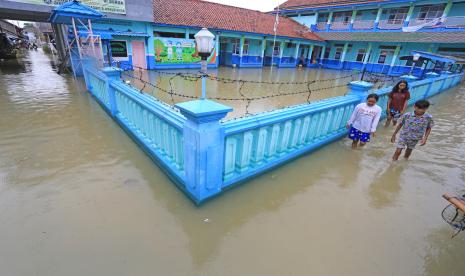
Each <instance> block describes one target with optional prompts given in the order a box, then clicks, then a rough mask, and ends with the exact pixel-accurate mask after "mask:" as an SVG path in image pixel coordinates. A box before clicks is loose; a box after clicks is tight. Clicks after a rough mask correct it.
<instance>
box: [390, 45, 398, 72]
mask: <svg viewBox="0 0 465 276" xmlns="http://www.w3.org/2000/svg"><path fill="white" fill-rule="evenodd" d="M399 52H400V45H397V47H396V50H395V51H394V55H393V56H392V60H391V64H390V65H389V71H388V75H390V74H391V73H392V69H393V68H394V65H395V64H396V60H397V57H398V56H399Z"/></svg>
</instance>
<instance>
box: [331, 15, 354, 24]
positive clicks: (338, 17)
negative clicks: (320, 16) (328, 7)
mask: <svg viewBox="0 0 465 276" xmlns="http://www.w3.org/2000/svg"><path fill="white" fill-rule="evenodd" d="M351 17H352V12H336V13H334V15H333V22H340V23H343V24H349V22H350V18H351Z"/></svg>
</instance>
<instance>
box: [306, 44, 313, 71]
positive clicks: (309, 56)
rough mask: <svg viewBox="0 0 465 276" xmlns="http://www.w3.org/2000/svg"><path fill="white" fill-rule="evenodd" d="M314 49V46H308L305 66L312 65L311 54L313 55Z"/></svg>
mask: <svg viewBox="0 0 465 276" xmlns="http://www.w3.org/2000/svg"><path fill="white" fill-rule="evenodd" d="M314 48H315V45H313V44H312V45H310V49H308V53H307V60H308V61H307V66H308V65H309V64H312V54H313V50H314Z"/></svg>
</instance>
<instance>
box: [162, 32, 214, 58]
mask: <svg viewBox="0 0 465 276" xmlns="http://www.w3.org/2000/svg"><path fill="white" fill-rule="evenodd" d="M154 44H155V45H154V46H155V62H157V63H163V64H185V63H198V62H200V56H199V55H198V53H197V50H196V47H195V40H194V39H182V38H169V37H155V42H154ZM207 61H208V63H211V64H215V63H216V50H215V49H213V51H212V54H211V55H210V57H209V58H208V60H207Z"/></svg>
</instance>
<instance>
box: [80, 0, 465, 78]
mask: <svg viewBox="0 0 465 276" xmlns="http://www.w3.org/2000/svg"><path fill="white" fill-rule="evenodd" d="M127 5H128V3H126V6H127ZM142 12H146V13H147V12H150V13H152V16H151V18H152V19H153V20H141V21H137V20H134V19H127V20H126V19H124V16H119V17H118V18H112V17H111V16H110V17H108V18H104V19H98V20H94V22H93V32H94V34H98V35H100V36H101V39H102V42H103V53H104V58H105V62H106V63H107V64H112V65H116V64H118V65H119V66H121V67H122V68H124V69H131V68H133V66H135V67H142V68H147V69H182V68H198V67H200V65H199V61H200V57H199V56H198V54H197V53H196V50H195V41H194V34H195V33H196V32H198V31H199V30H200V29H201V28H202V27H207V28H208V29H209V30H210V31H211V32H212V33H213V34H214V35H215V36H216V40H215V42H216V47H215V49H214V52H213V53H212V55H211V56H210V58H209V59H208V62H209V66H210V67H217V66H234V67H263V66H271V65H275V66H278V67H296V66H298V65H299V64H300V65H302V66H307V67H324V68H332V69H366V70H368V71H373V72H383V73H390V74H404V73H408V72H409V71H410V70H411V65H412V62H413V61H412V60H411V59H410V60H408V59H402V57H404V56H411V53H412V51H415V50H416V51H419V52H423V53H425V52H427V53H431V54H432V55H433V56H435V55H438V56H435V61H436V62H434V63H430V64H429V65H428V66H429V68H433V67H440V66H441V64H443V63H445V62H446V61H447V58H445V59H443V58H442V57H443V56H456V57H465V46H464V43H465V1H459V0H457V1H453V0H436V1H431V0H426V1H425V0H423V1H412V0H409V1H405V0H389V1H388V0H385V1H379V0H364V1H351V0H340V1H337V0H336V1H335V0H289V1H287V2H285V3H284V4H282V5H281V6H280V7H279V9H278V8H277V9H275V10H274V11H273V12H270V13H262V12H259V11H253V10H248V9H243V8H237V7H232V6H227V5H222V4H217V3H211V2H205V1H201V0H153V8H152V9H147V11H142ZM276 14H278V20H276ZM148 17H149V16H147V15H146V16H145V18H148ZM276 21H278V24H276ZM80 33H82V34H83V35H85V30H82V32H80ZM425 55H426V56H427V55H428V54H425ZM430 57H431V56H430ZM441 61H442V62H441Z"/></svg>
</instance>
